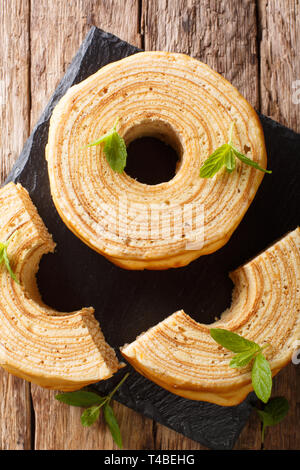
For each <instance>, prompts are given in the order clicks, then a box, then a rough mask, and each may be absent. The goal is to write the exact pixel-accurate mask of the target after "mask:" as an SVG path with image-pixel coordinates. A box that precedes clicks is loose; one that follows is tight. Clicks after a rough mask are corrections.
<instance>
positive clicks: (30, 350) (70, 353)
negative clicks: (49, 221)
mask: <svg viewBox="0 0 300 470" xmlns="http://www.w3.org/2000/svg"><path fill="white" fill-rule="evenodd" d="M7 240H10V242H9V245H8V248H7V253H8V257H9V261H10V264H11V268H12V270H13V272H14V273H15V276H16V278H17V279H18V281H19V282H16V281H15V280H14V279H13V278H12V277H11V275H10V273H9V271H8V270H7V268H6V266H5V264H4V263H0V365H1V366H2V367H3V368H4V369H6V370H7V371H8V372H10V373H12V374H14V375H17V376H18V377H22V378H24V379H27V380H29V381H31V382H34V383H36V384H38V385H41V386H43V387H46V388H50V389H60V390H76V389H79V388H81V387H83V386H85V385H87V384H89V383H92V382H97V381H99V380H102V379H107V378H109V377H111V376H112V374H113V373H114V372H116V371H117V370H118V369H119V367H120V365H119V364H118V361H117V358H116V355H115V352H114V350H113V349H112V348H111V347H110V346H109V345H108V344H107V343H106V342H105V340H104V337H103V334H102V332H101V330H100V327H99V324H98V322H97V320H96V319H95V318H94V315H93V312H94V310H93V309H92V308H83V309H82V310H80V311H76V312H72V313H63V312H57V311H55V310H53V309H51V308H50V307H47V306H46V305H45V304H44V303H43V302H42V300H41V297H40V294H39V291H38V288H37V283H36V272H37V270H38V266H39V261H40V259H41V257H42V255H43V254H46V253H51V252H53V251H54V248H55V244H54V242H53V240H52V238H51V236H50V235H49V233H48V231H47V229H46V227H45V226H44V224H43V222H42V220H41V218H40V217H39V215H38V213H37V211H36V208H35V207H34V205H33V204H32V202H31V200H30V198H29V195H28V193H27V191H26V190H25V189H24V188H23V187H22V186H21V185H19V184H18V185H14V184H13V183H10V184H8V185H7V186H4V187H3V188H2V189H0V241H1V243H5V242H6V241H7Z"/></svg>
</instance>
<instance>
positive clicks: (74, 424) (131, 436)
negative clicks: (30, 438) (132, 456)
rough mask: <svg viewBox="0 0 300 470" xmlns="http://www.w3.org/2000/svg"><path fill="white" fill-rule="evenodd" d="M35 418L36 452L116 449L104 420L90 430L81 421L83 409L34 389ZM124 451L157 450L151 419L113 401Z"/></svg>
mask: <svg viewBox="0 0 300 470" xmlns="http://www.w3.org/2000/svg"><path fill="white" fill-rule="evenodd" d="M32 394H33V402H34V409H35V417H36V420H35V422H36V427H35V449H39V450H45V449H50V450H71V449H72V450H79V449H83V450H97V449H117V446H116V444H115V443H114V442H113V439H112V437H111V434H110V432H109V431H108V428H107V426H106V425H105V423H104V420H103V418H102V417H101V418H100V419H99V420H98V421H97V423H95V424H94V425H93V426H91V427H90V428H84V427H83V426H82V425H81V422H80V415H81V413H82V411H83V410H82V409H80V408H74V407H69V406H67V405H64V404H62V403H59V402H57V401H56V400H55V399H54V392H50V391H45V390H41V389H40V388H38V387H34V388H33V390H32ZM113 409H114V412H115V414H116V416H117V420H118V422H119V426H120V430H121V433H122V437H123V444H124V449H137V450H140V449H154V448H155V447H154V438H153V427H154V423H153V422H152V420H150V419H147V418H144V417H142V416H141V415H140V414H138V413H136V412H134V411H132V410H129V409H128V408H127V407H125V406H123V405H120V404H119V403H117V402H113Z"/></svg>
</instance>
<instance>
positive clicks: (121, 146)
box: [86, 119, 127, 173]
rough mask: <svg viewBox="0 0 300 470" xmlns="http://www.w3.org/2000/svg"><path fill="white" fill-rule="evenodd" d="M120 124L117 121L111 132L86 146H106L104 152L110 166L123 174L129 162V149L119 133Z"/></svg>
mask: <svg viewBox="0 0 300 470" xmlns="http://www.w3.org/2000/svg"><path fill="white" fill-rule="evenodd" d="M118 122H119V119H117V120H116V122H115V124H114V126H113V127H112V129H111V130H110V131H109V132H107V133H106V134H104V135H103V136H102V137H100V139H98V140H96V141H95V142H92V143H90V144H88V145H86V147H93V146H95V145H100V144H104V149H103V150H104V154H105V156H106V159H107V161H108V163H109V166H110V167H111V168H112V169H113V170H114V171H116V172H117V173H123V171H124V168H125V166H126V162H127V149H126V144H125V140H124V139H123V137H121V136H120V135H119V133H118V132H117V125H118Z"/></svg>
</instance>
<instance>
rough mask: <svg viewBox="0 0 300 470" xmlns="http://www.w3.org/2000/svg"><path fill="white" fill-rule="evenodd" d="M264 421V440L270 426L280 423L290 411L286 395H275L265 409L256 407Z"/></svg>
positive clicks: (262, 435) (262, 436)
mask: <svg viewBox="0 0 300 470" xmlns="http://www.w3.org/2000/svg"><path fill="white" fill-rule="evenodd" d="M255 410H256V412H257V413H258V416H259V418H260V420H261V421H262V423H263V426H262V433H261V440H262V442H264V439H265V430H266V428H267V427H268V426H275V425H276V424H279V423H280V422H281V421H282V420H283V419H284V418H285V417H286V415H287V414H288V412H289V402H288V401H287V399H286V398H285V397H274V398H271V400H270V401H269V402H268V404H267V405H266V406H265V407H264V409H263V410H259V409H258V408H255Z"/></svg>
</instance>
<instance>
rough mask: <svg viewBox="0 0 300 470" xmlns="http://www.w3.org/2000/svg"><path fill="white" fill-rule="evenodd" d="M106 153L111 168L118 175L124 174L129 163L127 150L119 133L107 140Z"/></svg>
mask: <svg viewBox="0 0 300 470" xmlns="http://www.w3.org/2000/svg"><path fill="white" fill-rule="evenodd" d="M104 153H105V156H106V159H107V161H108V163H109V165H110V167H111V168H112V169H113V170H114V171H116V172H117V173H123V171H124V168H125V166H126V161H127V149H126V144H125V141H124V139H123V138H122V137H121V136H120V135H119V134H118V133H117V132H114V133H113V134H111V135H110V136H109V137H108V138H107V139H106V141H105V146H104Z"/></svg>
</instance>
